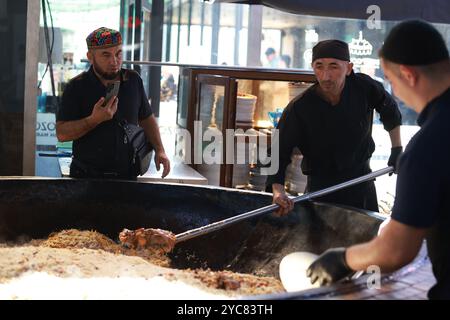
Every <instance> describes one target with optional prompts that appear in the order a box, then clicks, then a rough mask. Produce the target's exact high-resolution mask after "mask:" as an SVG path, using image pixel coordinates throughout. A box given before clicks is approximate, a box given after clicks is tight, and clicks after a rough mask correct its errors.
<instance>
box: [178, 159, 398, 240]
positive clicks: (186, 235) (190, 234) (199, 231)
mask: <svg viewBox="0 0 450 320" xmlns="http://www.w3.org/2000/svg"><path fill="white" fill-rule="evenodd" d="M393 171H394V168H393V167H387V168H384V169H380V170H377V171H374V172H371V173H369V174H366V175H364V176H361V177H359V178H355V179H352V180H349V181H346V182H343V183H340V184H337V185H335V186H331V187H328V188H325V189H322V190H318V191H314V192H310V193H305V194H304V195H301V196H298V197H295V198H292V200H293V201H294V203H298V202H301V201H305V200H310V199H313V198H317V197H320V196H324V195H327V194H329V193H332V192H335V191H338V190H341V189H344V188H347V187H351V186H354V185H356V184H359V183H362V182H366V181H370V180H372V179H375V178H376V177H379V176H382V175H384V174H386V173H391V172H393ZM278 208H279V205H277V204H271V205H268V206H265V207H261V208H259V209H255V210H252V211H248V212H245V213H242V214H239V215H237V216H234V217H231V218H227V219H224V220H221V221H217V222H214V223H211V224H208V225H206V226H203V227H199V228H196V229H192V230H188V231H185V232H183V233H180V234H177V235H176V239H177V243H178V242H182V241H186V240H189V239H192V238H195V237H198V236H201V235H204V234H208V233H210V232H213V231H216V230H220V229H222V228H225V227H227V226H230V225H232V224H234V223H236V222H239V221H241V220H245V219H249V218H252V217H255V216H258V215H260V214H264V213H269V212H273V211H275V210H277V209H278Z"/></svg>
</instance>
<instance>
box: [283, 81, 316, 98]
mask: <svg viewBox="0 0 450 320" xmlns="http://www.w3.org/2000/svg"><path fill="white" fill-rule="evenodd" d="M311 85H312V83H308V82H289V84H288V91H289V101H292V100H293V99H294V98H295V97H297V96H298V95H300V94H302V93H303V92H305V91H306V89H308V88H309V87H310V86H311Z"/></svg>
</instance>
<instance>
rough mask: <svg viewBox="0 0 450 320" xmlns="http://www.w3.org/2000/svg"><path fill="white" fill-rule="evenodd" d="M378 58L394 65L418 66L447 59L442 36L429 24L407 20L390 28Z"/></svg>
mask: <svg viewBox="0 0 450 320" xmlns="http://www.w3.org/2000/svg"><path fill="white" fill-rule="evenodd" d="M379 54H380V57H381V58H383V59H386V60H388V61H391V62H393V63H396V64H404V65H409V66H420V65H428V64H432V63H436V62H439V61H442V60H445V59H448V58H449V55H448V50H447V46H446V44H445V41H444V39H443V38H442V35H441V34H440V33H439V31H437V30H436V29H435V28H434V27H433V26H432V25H431V24H429V23H428V22H425V21H421V20H408V21H404V22H402V23H399V24H398V25H396V26H395V27H394V28H392V30H391V32H390V33H389V35H388V36H387V37H386V40H385V41H384V44H383V47H382V48H381V50H380V53H379Z"/></svg>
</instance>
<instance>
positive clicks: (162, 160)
mask: <svg viewBox="0 0 450 320" xmlns="http://www.w3.org/2000/svg"><path fill="white" fill-rule="evenodd" d="M161 164H162V165H163V167H164V170H163V173H162V175H161V177H162V178H165V177H166V176H167V175H168V174H169V172H170V160H169V158H168V157H167V155H166V152H165V151H164V150H159V151H155V165H156V170H158V171H159V169H160V168H161Z"/></svg>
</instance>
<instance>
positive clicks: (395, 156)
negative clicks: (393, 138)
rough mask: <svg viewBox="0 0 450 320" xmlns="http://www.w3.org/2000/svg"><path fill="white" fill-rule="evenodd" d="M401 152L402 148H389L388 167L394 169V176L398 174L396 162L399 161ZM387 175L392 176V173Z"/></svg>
mask: <svg viewBox="0 0 450 320" xmlns="http://www.w3.org/2000/svg"><path fill="white" fill-rule="evenodd" d="M402 152H403V147H393V148H391V156H390V157H389V160H388V166H393V167H394V173H395V174H397V173H398V160H399V159H400V155H401V154H402ZM389 175H392V173H390V174H389Z"/></svg>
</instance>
